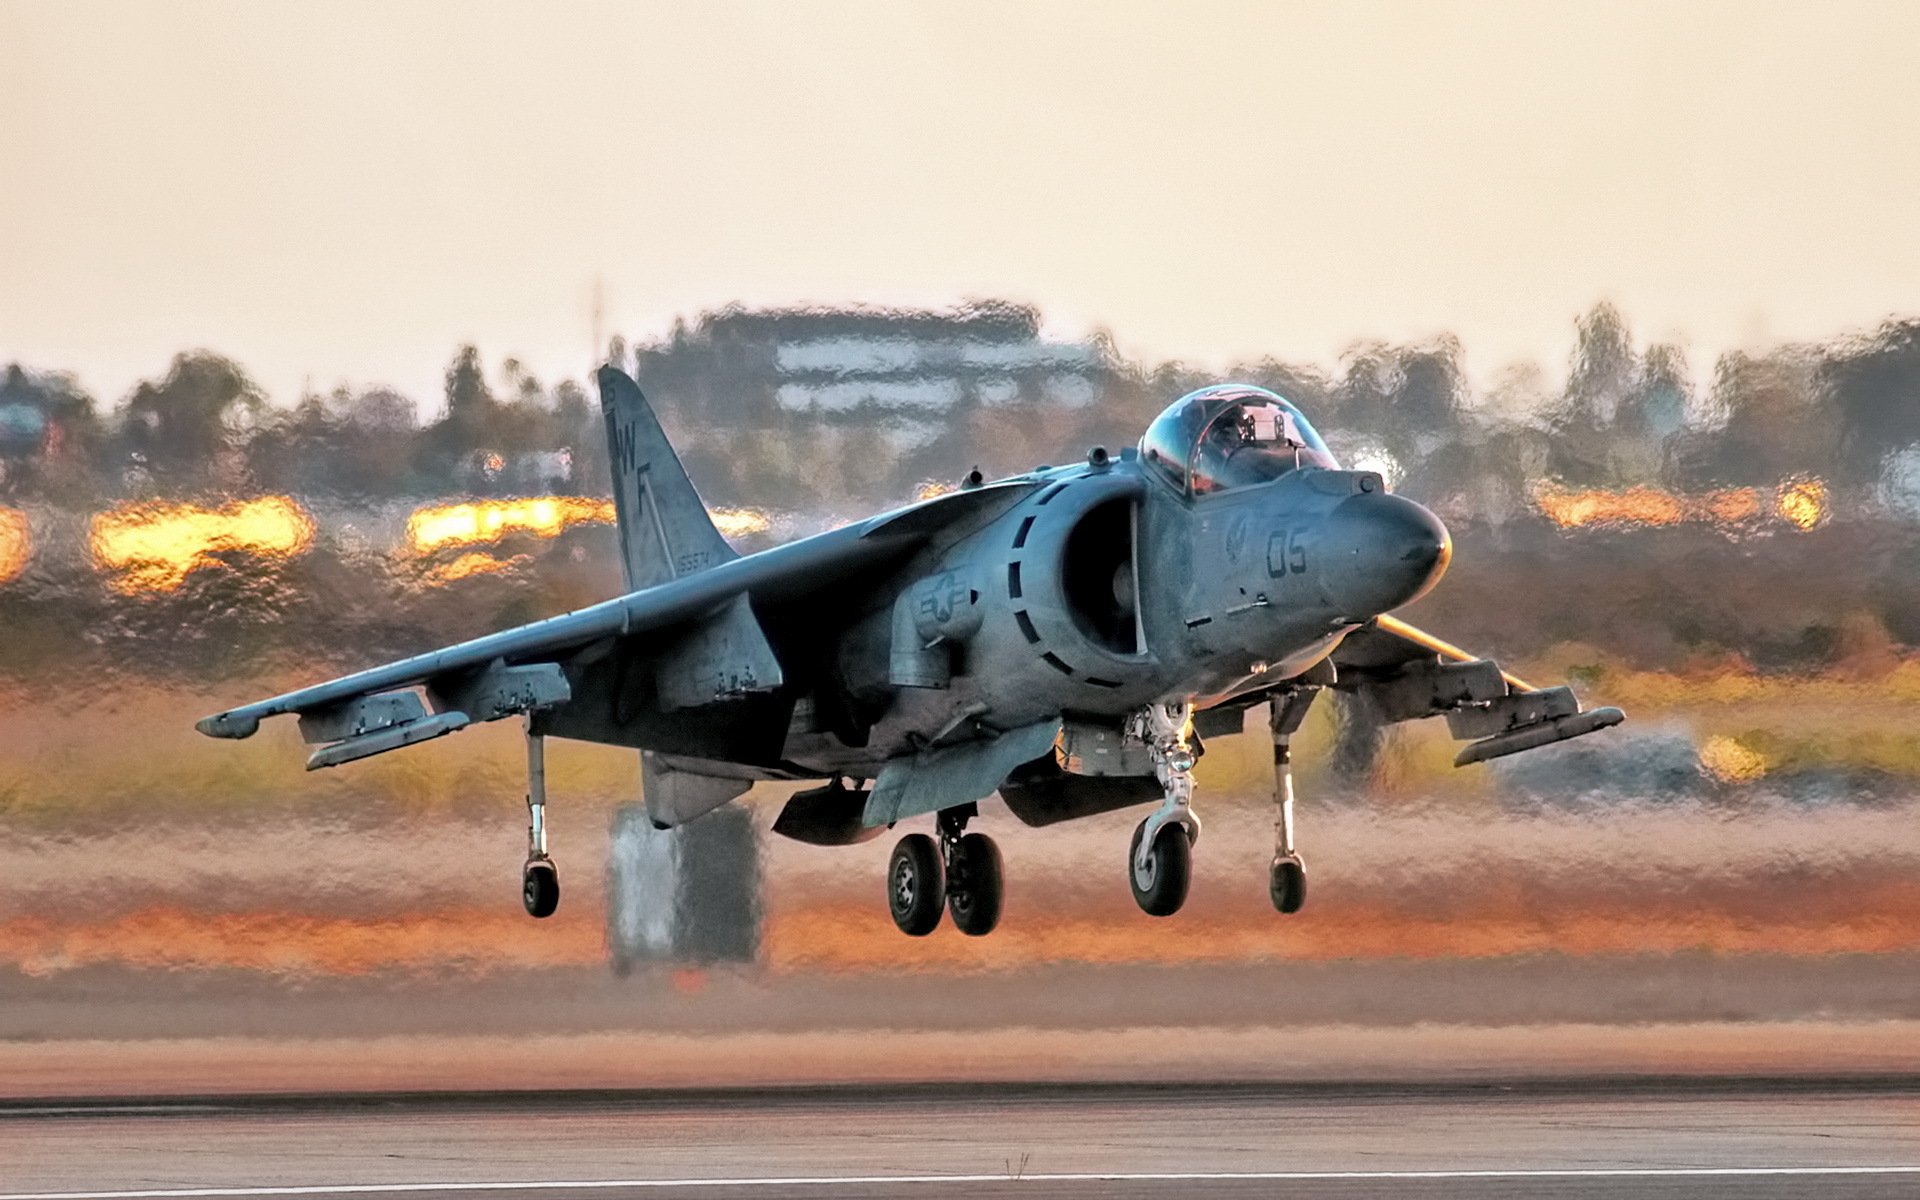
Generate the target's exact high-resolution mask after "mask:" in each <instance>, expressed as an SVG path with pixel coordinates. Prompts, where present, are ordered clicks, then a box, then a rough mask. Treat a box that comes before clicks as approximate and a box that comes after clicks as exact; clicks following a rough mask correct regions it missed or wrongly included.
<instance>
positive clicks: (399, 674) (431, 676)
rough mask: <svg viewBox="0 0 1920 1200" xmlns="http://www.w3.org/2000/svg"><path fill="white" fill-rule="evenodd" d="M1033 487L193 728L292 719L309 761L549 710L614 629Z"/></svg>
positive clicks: (762, 589) (802, 544) (667, 618)
mask: <svg viewBox="0 0 1920 1200" xmlns="http://www.w3.org/2000/svg"><path fill="white" fill-rule="evenodd" d="M1033 486H1035V484H1034V483H1033V481H1031V480H1010V481H1006V482H1004V483H1001V484H995V485H987V486H984V487H979V488H975V489H970V490H968V491H964V492H956V493H952V494H950V495H946V496H940V497H936V498H934V499H932V500H928V501H924V502H921V503H919V504H913V505H909V506H907V507H906V508H903V509H900V510H897V511H895V512H891V513H886V514H882V515H881V516H878V517H873V518H870V519H868V520H866V521H863V522H860V523H857V524H854V525H848V526H844V527H842V528H840V529H835V530H831V531H829V532H827V533H823V534H819V535H817V536H815V537H810V538H805V539H803V540H801V541H797V542H791V543H789V544H787V545H785V546H777V547H774V548H773V549H771V550H766V551H763V552H762V553H759V554H755V555H752V556H749V557H747V558H738V559H733V560H731V561H728V562H724V563H721V564H720V565H718V566H715V567H712V568H709V569H707V570H703V571H699V572H697V573H695V574H691V575H686V576H683V577H681V578H679V579H676V580H674V581H672V582H670V583H665V584H661V585H659V586H657V587H650V588H646V589H644V590H641V591H636V592H632V593H629V594H627V595H625V596H620V597H617V598H615V599H612V600H608V601H606V602H604V603H601V604H595V605H592V606H590V607H588V608H582V609H578V610H576V611H574V612H570V613H566V614H564V615H562V616H557V617H549V618H547V619H546V620H542V621H535V622H533V623H531V624H528V625H521V626H519V627H517V628H514V629H507V630H502V631H501V632H499V633H493V634H488V635H487V636H485V637H480V638H475V639H473V640H472V641H467V642H461V643H458V644H457V645H452V646H447V647H444V648H442V649H439V650H433V651H429V652H427V653H425V654H419V655H415V656H414V657H412V658H404V659H401V660H399V661H397V662H391V663H387V664H385V665H383V666H378V667H374V668H372V669H370V670H365V671H359V672H356V673H354V674H351V675H345V676H342V677H341V678H338V679H334V680H331V681H329V682H326V683H321V684H316V685H314V686H312V687H306V688H301V689H299V690H297V691H292V692H287V693H286V694H284V695H280V696H274V697H271V698H269V699H266V700H260V701H257V702H255V703H252V704H243V705H241V706H239V707H238V708H231V709H228V710H226V711H225V712H220V713H215V714H214V715H212V716H210V717H206V718H204V719H202V720H201V721H199V722H198V723H197V724H196V725H195V728H197V729H198V730H199V731H200V732H201V733H204V734H206V735H207V736H209V737H219V738H244V737H251V736H253V734H254V733H255V732H256V731H258V729H259V728H260V722H261V721H262V720H264V719H266V718H268V717H275V716H283V715H295V716H298V717H299V718H300V721H301V734H302V736H303V737H305V738H306V740H307V741H308V742H310V743H313V742H320V743H328V744H327V745H324V746H322V748H321V749H319V750H317V751H315V752H314V754H313V756H312V757H310V758H309V759H308V767H309V769H313V768H316V767H325V766H334V765H336V764H338V763H343V762H351V761H353V760H354V759H357V758H364V757H366V756H368V755H371V754H378V753H381V752H383V751H386V750H393V749H398V748H400V747H402V746H410V745H413V744H415V743H417V742H421V741H426V740H428V739H430V738H435V737H440V736H443V735H445V734H448V733H453V732H455V731H456V730H459V729H461V728H464V727H465V726H466V725H468V724H470V723H472V722H474V721H491V720H498V719H499V718H501V717H505V716H510V715H513V714H516V713H524V712H531V711H534V710H535V709H540V708H548V707H552V706H553V705H556V704H562V703H565V702H566V701H567V700H568V699H569V698H570V696H569V689H568V684H567V680H566V676H565V674H564V672H563V671H562V670H561V669H560V666H559V664H560V663H561V662H563V661H566V660H568V659H571V658H573V657H575V656H584V655H589V654H593V653H595V652H597V651H600V650H602V649H603V648H605V647H607V646H608V645H609V644H610V642H611V640H612V639H616V638H624V637H630V636H633V635H636V634H644V633H656V632H662V631H670V630H672V629H674V628H675V627H678V626H686V627H689V628H696V627H698V625H699V624H700V623H701V622H703V621H709V620H735V621H737V620H738V619H739V607H740V606H738V604H737V598H738V597H741V596H743V595H745V596H758V597H762V598H765V599H767V600H768V601H770V602H774V603H778V602H779V601H782V600H787V599H791V598H793V597H796V596H802V595H806V594H809V593H812V592H816V591H820V590H822V589H825V588H829V587H832V586H834V585H835V584H836V583H838V582H841V581H844V580H845V579H847V578H848V577H849V576H851V575H853V574H854V573H856V572H859V571H862V570H865V569H868V568H871V567H875V566H883V565H884V564H886V563H887V562H889V561H897V560H898V559H901V558H904V557H905V556H906V555H907V554H910V553H912V552H913V551H914V550H915V549H917V548H918V547H919V546H921V545H923V544H925V542H926V541H927V540H928V539H930V538H932V537H934V536H936V535H939V534H941V533H942V532H943V531H946V530H949V529H951V528H953V527H955V526H958V525H962V524H964V523H966V522H968V521H970V520H972V519H977V518H978V517H979V516H981V515H985V514H984V513H983V510H985V509H990V508H991V507H993V506H994V505H995V504H996V503H1011V502H1012V501H1013V500H1014V499H1017V498H1018V497H1019V496H1020V495H1023V494H1025V492H1026V491H1028V490H1031V488H1032V487H1033ZM747 619H749V620H751V614H747ZM755 632H757V630H756V631H755ZM775 671H776V672H777V664H775ZM763 682H765V680H764V677H763ZM771 682H773V683H776V684H777V683H778V680H777V679H774V680H772V681H771ZM420 687H424V688H425V689H426V692H427V695H428V697H429V698H430V699H431V700H432V701H433V702H434V709H435V711H434V712H433V713H432V714H429V713H428V712H427V710H426V706H425V705H424V704H422V702H421V699H420V697H419V696H418V695H417V694H415V693H414V692H413V691H412V690H411V689H414V688H420Z"/></svg>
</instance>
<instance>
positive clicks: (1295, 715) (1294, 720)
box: [1267, 687, 1320, 913]
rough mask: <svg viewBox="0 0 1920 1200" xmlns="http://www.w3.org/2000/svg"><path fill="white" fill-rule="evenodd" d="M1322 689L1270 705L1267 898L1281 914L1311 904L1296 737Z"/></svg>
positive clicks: (1280, 697) (1279, 697)
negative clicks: (1298, 806)
mask: <svg viewBox="0 0 1920 1200" xmlns="http://www.w3.org/2000/svg"><path fill="white" fill-rule="evenodd" d="M1319 694H1320V689H1319V688H1313V687H1306V688H1297V689H1295V690H1293V691H1290V692H1281V693H1276V694H1275V695H1274V696H1273V698H1272V699H1271V700H1269V701H1268V705H1267V725H1268V728H1269V729H1270V730H1271V731H1272V734H1273V806H1274V816H1273V866H1272V868H1271V870H1270V871H1269V872H1268V877H1267V895H1268V897H1269V898H1270V899H1271V900H1272V901H1273V907H1274V909H1275V910H1276V911H1278V912H1281V913H1296V912H1299V911H1300V906H1301V905H1303V904H1305V903H1306V902H1307V864H1306V863H1305V862H1304V861H1302V860H1301V858H1300V854H1299V851H1297V850H1295V849H1294V846H1293V735H1294V734H1295V733H1296V732H1298V731H1299V729H1300V723H1301V722H1302V721H1304V720H1306V716H1307V709H1309V708H1311V707H1313V698H1314V697H1315V696H1317V695H1319Z"/></svg>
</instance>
